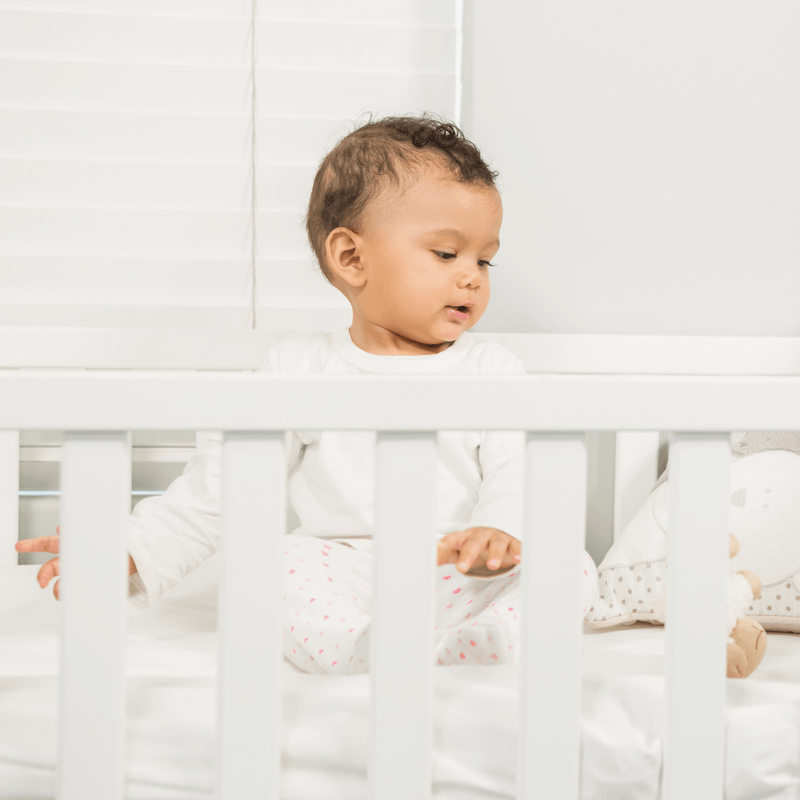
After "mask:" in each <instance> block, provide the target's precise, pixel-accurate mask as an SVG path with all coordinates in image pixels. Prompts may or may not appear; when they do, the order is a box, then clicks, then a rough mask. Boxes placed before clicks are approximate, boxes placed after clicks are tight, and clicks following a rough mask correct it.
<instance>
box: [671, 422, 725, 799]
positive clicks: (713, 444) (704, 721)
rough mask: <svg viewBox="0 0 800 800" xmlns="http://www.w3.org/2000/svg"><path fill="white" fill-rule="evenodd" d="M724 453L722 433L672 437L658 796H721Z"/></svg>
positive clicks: (723, 627)
mask: <svg viewBox="0 0 800 800" xmlns="http://www.w3.org/2000/svg"><path fill="white" fill-rule="evenodd" d="M730 453H731V450H730V441H729V437H728V436H727V435H719V434H716V435H702V434H692V435H689V434H683V435H674V436H673V437H672V440H671V444H670V451H669V458H670V465H669V469H670V478H669V489H668V491H669V535H668V537H667V564H668V573H669V577H668V581H667V592H666V600H667V609H666V646H667V654H666V665H665V682H666V698H665V717H664V720H665V732H664V772H663V775H664V779H663V780H664V790H663V794H662V796H663V798H664V800H679V799H680V800H683V798H687V797H701V798H709V800H711V799H712V798H721V797H722V795H723V779H724V772H723V769H724V734H725V727H724V726H725V723H724V710H725V660H726V654H725V641H726V636H725V619H726V614H725V610H726V599H727V588H726V587H727V572H728V510H729V508H730V498H729V494H730V492H729V468H730ZM715 631H716V635H714V632H715ZM700 710H701V711H700Z"/></svg>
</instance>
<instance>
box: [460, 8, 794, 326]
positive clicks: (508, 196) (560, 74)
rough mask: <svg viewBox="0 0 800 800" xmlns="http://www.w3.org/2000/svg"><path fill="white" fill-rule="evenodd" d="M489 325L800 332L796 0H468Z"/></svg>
mask: <svg viewBox="0 0 800 800" xmlns="http://www.w3.org/2000/svg"><path fill="white" fill-rule="evenodd" d="M465 16H466V23H467V30H466V35H465V59H466V60H465V97H464V111H463V124H464V126H465V128H466V129H467V131H468V133H469V134H470V135H471V136H472V137H473V138H474V140H475V141H476V142H477V143H478V144H479V145H480V146H482V148H483V150H484V152H485V155H486V156H487V157H488V158H489V159H490V160H491V162H492V163H493V165H494V166H495V168H497V169H499V170H500V171H501V177H500V186H501V190H502V192H503V197H504V201H505V221H504V225H503V233H502V237H501V238H502V240H503V245H502V248H501V251H500V253H499V255H498V258H497V261H498V263H499V266H498V268H497V270H496V271H495V272H494V273H493V279H494V286H493V299H492V303H491V304H490V307H489V310H488V311H487V313H486V315H485V316H484V319H483V320H482V322H481V326H480V330H484V331H490V330H493V331H519V332H523V331H545V332H562V333H573V332H574V333H640V334H729V335H737V334H741V335H794V336H796V335H800V308H798V297H800V146H799V145H798V143H800V4H798V3H797V2H796V0H770V2H768V3H758V2H751V1H750V0H748V1H747V2H743V0H725V2H702V3H698V2H678V3H674V2H672V3H652V2H641V0H604V1H603V2H596V0H594V1H593V2H568V3H565V2H563V0H537V2H535V3H521V2H513V3H497V2H492V1H491V0H466V8H465Z"/></svg>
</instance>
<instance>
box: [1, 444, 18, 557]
mask: <svg viewBox="0 0 800 800" xmlns="http://www.w3.org/2000/svg"><path fill="white" fill-rule="evenodd" d="M18 538H19V431H0V567H14V566H16V565H17V563H18V556H17V551H16V550H14V543H15V542H16V541H17V539H18Z"/></svg>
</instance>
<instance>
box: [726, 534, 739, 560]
mask: <svg viewBox="0 0 800 800" xmlns="http://www.w3.org/2000/svg"><path fill="white" fill-rule="evenodd" d="M728 536H730V537H731V540H730V543H729V545H728V553H729V554H730V555H729V556H728V558H733V557H734V556H735V555H736V554H737V553H738V552H739V542H738V540H737V539H736V537H735V536H734V535H733V534H732V533H729V534H728Z"/></svg>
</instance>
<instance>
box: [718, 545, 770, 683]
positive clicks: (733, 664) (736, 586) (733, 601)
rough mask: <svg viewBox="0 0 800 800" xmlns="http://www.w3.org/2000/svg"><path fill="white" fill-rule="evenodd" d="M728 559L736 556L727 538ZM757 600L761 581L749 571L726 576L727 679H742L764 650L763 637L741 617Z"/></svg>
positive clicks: (750, 621) (748, 619)
mask: <svg viewBox="0 0 800 800" xmlns="http://www.w3.org/2000/svg"><path fill="white" fill-rule="evenodd" d="M730 537H731V541H730V550H729V553H730V557H731V558H733V557H734V556H735V555H736V554H737V553H738V552H739V542H737V541H736V537H735V536H734V535H733V534H731V535H730ZM759 597H761V581H760V580H759V578H758V576H757V575H755V574H754V573H753V572H750V570H749V569H747V570H743V571H742V572H734V573H731V574H730V575H729V576H728V620H727V626H728V677H729V678H746V677H747V676H748V675H749V674H750V673H751V672H752V671H753V670H754V669H755V668H756V667H757V666H758V665H759V664H760V663H761V659H762V658H763V657H764V653H765V652H766V649H767V634H766V632H765V631H764V629H763V628H762V627H761V625H759V624H758V623H757V622H756V621H755V620H754V619H752V618H751V617H748V616H746V615H745V612H746V611H747V608H748V606H749V605H750V603H751V602H752V601H753V600H757V599H758V598H759Z"/></svg>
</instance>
